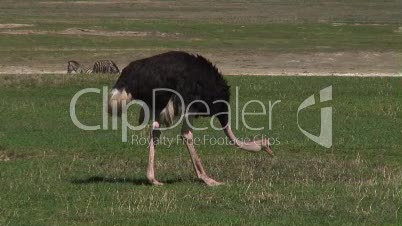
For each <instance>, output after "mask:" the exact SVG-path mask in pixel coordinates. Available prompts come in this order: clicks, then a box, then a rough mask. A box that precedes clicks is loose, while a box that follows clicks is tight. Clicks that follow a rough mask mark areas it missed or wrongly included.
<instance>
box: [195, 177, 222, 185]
mask: <svg viewBox="0 0 402 226" xmlns="http://www.w3.org/2000/svg"><path fill="white" fill-rule="evenodd" d="M200 179H201V180H202V181H204V183H205V184H207V185H208V186H218V185H222V184H224V183H223V182H219V181H216V180H214V179H212V178H210V177H208V176H201V177H200Z"/></svg>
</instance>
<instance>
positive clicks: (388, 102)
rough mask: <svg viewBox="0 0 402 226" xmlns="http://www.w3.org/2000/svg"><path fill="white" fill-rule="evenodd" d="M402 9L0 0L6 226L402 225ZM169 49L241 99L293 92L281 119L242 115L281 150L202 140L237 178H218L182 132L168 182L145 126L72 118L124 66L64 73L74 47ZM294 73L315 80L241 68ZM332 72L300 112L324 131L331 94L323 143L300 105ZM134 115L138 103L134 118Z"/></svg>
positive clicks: (124, 59) (121, 61) (89, 109)
mask: <svg viewBox="0 0 402 226" xmlns="http://www.w3.org/2000/svg"><path fill="white" fill-rule="evenodd" d="M401 7H402V1H401V0H381V1H380V0H354V1H344V0H320V1H316V0H281V1H277V0H269V1H243V0H240V1H194V0H186V1H184V0H183V1H181V0H177V1H142V0H141V1H126V0H113V1H109V0H97V1H94V0H88V1H85V0H84V1H75V0H57V1H37V0H13V1H11V0H3V1H1V3H0V12H1V13H0V59H1V60H0V97H1V98H0V225H1V226H2V225H402V217H401V215H402V211H401V207H402V152H401V150H402V129H401V128H402V89H401V87H402V79H401V77H398V76H397V75H399V74H401V71H402V57H401V56H402V14H401ZM168 50H185V51H189V52H192V53H200V54H202V55H204V56H206V57H207V58H208V59H210V60H211V61H212V62H213V63H216V64H217V66H218V67H219V69H220V70H221V71H222V72H224V74H225V78H226V79H227V80H228V82H229V84H230V85H231V89H232V90H231V91H232V97H234V96H233V95H234V93H235V90H236V87H239V93H240V95H239V107H240V109H241V108H242V107H243V106H244V105H245V104H246V102H247V101H250V100H260V101H262V102H263V103H264V104H265V105H266V106H268V105H269V102H270V101H272V102H274V101H277V100H281V102H280V103H279V104H277V105H276V106H275V107H274V110H273V115H272V121H269V117H268V116H267V115H265V116H257V115H254V116H247V117H246V120H247V123H248V124H249V125H252V126H255V127H259V126H264V127H265V129H264V130H263V131H249V130H248V129H246V128H245V127H244V125H243V126H242V124H240V127H239V128H237V129H236V130H235V132H236V134H237V135H238V136H239V137H240V138H252V137H254V136H257V135H267V136H269V137H271V138H273V139H275V141H276V142H275V144H274V145H273V149H274V153H275V155H276V157H275V158H270V157H269V156H268V155H267V154H266V153H262V152H261V153H245V152H242V151H240V150H237V149H235V148H232V147H230V146H227V145H213V144H209V143H207V144H206V145H197V148H198V150H199V153H200V155H201V158H202V160H203V163H204V166H205V168H206V170H207V172H208V173H209V174H210V175H211V176H212V177H213V178H215V179H217V180H220V181H224V182H225V185H223V186H218V187H207V186H205V185H204V184H203V183H201V182H199V181H198V180H197V179H196V175H195V173H194V172H193V171H194V170H193V166H192V163H191V161H190V156H189V154H188V152H187V150H186V148H185V147H184V145H182V144H178V143H174V144H173V145H171V146H168V145H160V146H158V149H157V153H156V162H157V169H156V174H157V178H158V179H159V180H161V181H162V182H164V183H165V186H162V187H158V186H150V185H148V183H147V180H146V167H147V162H148V148H147V145H145V144H137V142H132V139H135V138H137V137H146V136H147V135H146V134H147V132H148V131H130V132H129V134H128V142H127V143H123V142H121V139H122V137H121V136H122V135H121V130H120V129H119V130H111V129H109V130H97V131H83V130H80V129H79V128H77V127H76V126H75V125H74V124H73V122H72V121H71V118H70V114H69V106H70V101H71V98H72V97H73V95H74V94H75V93H76V92H77V91H79V90H81V89H84V88H89V87H93V88H102V87H103V86H108V87H111V86H112V85H113V84H114V82H115V81H116V79H117V76H111V75H96V76H95V75H90V76H89V75H87V76H85V75H71V76H68V75H66V74H57V73H60V72H64V71H65V68H66V62H67V61H68V60H71V59H74V60H77V61H79V62H83V63H86V64H88V63H93V61H94V60H98V59H112V60H114V61H115V62H117V64H118V65H119V66H120V67H124V66H126V65H127V63H128V62H130V61H133V60H136V59H139V58H143V57H147V56H150V55H153V54H157V53H160V52H165V51H168ZM318 72H320V73H321V72H323V74H329V75H331V74H332V73H336V72H340V73H351V74H354V73H360V74H362V75H369V74H375V75H381V74H382V73H384V74H388V75H392V76H395V77H393V78H391V77H366V78H357V77H315V76H314V75H317V74H319V73H318ZM45 73H47V74H46V75H45ZM293 73H294V74H303V73H309V75H313V77H295V76H286V77H280V76H272V77H270V76H245V75H247V74H261V75H267V74H269V75H281V74H286V75H294V74H293ZM28 74H29V75H28ZM230 75H236V76H230ZM331 85H332V89H333V100H332V101H330V102H325V103H322V104H321V103H320V104H316V105H314V106H312V107H309V108H308V109H304V110H303V111H302V113H301V114H300V118H299V120H300V121H299V122H300V126H301V127H302V128H303V129H305V130H307V131H309V132H310V133H312V134H314V135H318V134H319V133H320V108H322V107H329V106H331V107H333V145H332V147H331V148H329V149H327V148H324V147H321V146H319V145H318V144H316V143H314V142H313V141H311V140H309V139H308V138H307V137H305V136H304V135H303V134H302V132H301V131H300V130H299V128H298V124H297V109H298V107H299V105H300V104H301V103H302V102H303V101H304V100H305V99H306V98H307V97H309V96H310V95H313V94H314V95H315V97H316V101H318V96H319V91H320V90H321V89H323V88H325V87H328V86H331ZM232 104H233V105H235V99H233V98H232ZM233 105H232V106H233ZM259 110H260V108H259V107H258V105H253V104H251V105H249V108H248V111H259ZM102 111H103V108H102V97H101V95H100V94H87V95H84V96H82V97H81V98H80V99H79V102H78V104H77V116H78V118H79V119H80V120H81V121H82V122H83V123H85V124H88V125H96V124H101V122H102ZM137 114H138V111H131V112H130V115H129V116H130V117H129V119H130V122H133V124H135V122H136V121H137V120H136V118H137ZM270 122H271V123H272V129H268V126H269V123H270ZM110 124H111V120H110V118H109V128H110ZM196 124H197V125H199V126H207V125H208V124H209V120H207V119H200V120H197V121H196ZM178 134H179V129H174V130H171V131H167V132H165V133H163V135H164V136H166V137H167V138H170V139H174V138H176V136H177V135H178ZM195 136H196V137H197V138H199V139H201V140H202V139H205V138H209V139H218V138H223V137H224V134H223V133H222V132H221V131H214V130H212V129H208V130H206V131H199V132H196V133H195Z"/></svg>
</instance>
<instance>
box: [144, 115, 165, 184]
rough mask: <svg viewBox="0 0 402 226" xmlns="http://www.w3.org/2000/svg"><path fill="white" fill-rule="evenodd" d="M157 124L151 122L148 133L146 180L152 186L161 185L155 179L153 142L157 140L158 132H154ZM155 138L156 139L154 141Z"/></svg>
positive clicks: (157, 126)
mask: <svg viewBox="0 0 402 226" xmlns="http://www.w3.org/2000/svg"><path fill="white" fill-rule="evenodd" d="M159 126H160V125H159V123H158V122H156V121H155V122H153V123H152V127H151V131H150V141H149V162H148V169H147V178H148V180H149V182H150V183H152V184H153V185H163V183H161V182H159V181H158V180H156V179H155V161H154V160H155V146H156V144H155V141H156V139H158V138H159V135H160V131H159V130H155V129H157V128H159ZM155 138H156V139H155Z"/></svg>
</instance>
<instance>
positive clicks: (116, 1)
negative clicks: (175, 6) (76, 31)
mask: <svg viewBox="0 0 402 226" xmlns="http://www.w3.org/2000/svg"><path fill="white" fill-rule="evenodd" d="M147 2H151V1H144V0H143V1H121V0H120V1H119V0H114V1H68V2H62V1H42V2H39V3H40V4H46V5H52V4H78V5H113V4H131V3H147Z"/></svg>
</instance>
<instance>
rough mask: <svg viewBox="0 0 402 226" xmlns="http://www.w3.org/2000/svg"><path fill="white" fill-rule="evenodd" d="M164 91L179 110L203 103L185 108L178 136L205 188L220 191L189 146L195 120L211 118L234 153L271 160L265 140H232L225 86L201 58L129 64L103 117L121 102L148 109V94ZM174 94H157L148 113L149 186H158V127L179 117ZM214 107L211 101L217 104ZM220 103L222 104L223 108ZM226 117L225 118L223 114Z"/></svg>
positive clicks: (177, 55)
mask: <svg viewBox="0 0 402 226" xmlns="http://www.w3.org/2000/svg"><path fill="white" fill-rule="evenodd" d="M156 88H169V89H172V90H175V91H177V92H178V93H179V94H180V95H181V96H182V98H183V102H184V106H185V107H187V106H188V105H189V103H191V102H193V101H197V100H201V101H204V103H197V102H196V103H194V102H193V104H191V107H189V109H188V112H185V113H192V114H187V115H186V116H188V115H190V116H188V120H184V122H183V125H182V129H181V135H182V138H183V141H184V143H185V145H186V146H187V149H188V151H189V153H190V156H191V160H192V162H193V165H194V169H195V172H196V174H197V177H198V178H199V179H200V180H202V181H203V182H205V183H206V184H207V185H209V186H214V185H220V184H222V183H221V182H218V181H216V180H214V179H212V178H211V177H209V176H208V174H207V173H206V171H205V170H204V167H203V166H202V164H201V159H200V157H199V156H198V154H197V151H196V149H195V147H194V144H193V132H192V129H191V126H190V124H191V122H192V120H193V119H194V118H196V117H198V116H204V117H205V116H214V115H215V116H216V117H217V118H218V120H219V122H220V124H221V126H222V129H223V130H224V132H225V134H226V135H227V137H228V138H229V140H230V141H231V143H232V144H234V145H235V146H236V147H238V148H240V149H242V150H246V151H250V152H258V151H261V150H264V151H266V152H268V154H270V155H271V156H272V155H273V154H272V150H271V147H270V143H269V140H267V139H262V140H257V141H252V142H243V141H240V140H239V139H237V138H236V137H235V135H234V133H233V132H232V130H231V128H230V124H229V115H228V114H229V113H228V110H229V109H228V108H229V106H228V104H226V103H229V97H230V92H229V86H228V85H227V82H226V80H224V78H223V76H222V74H220V73H219V71H218V69H217V68H216V67H215V66H214V65H213V64H212V63H211V62H210V61H208V60H207V59H205V58H204V57H202V56H200V55H191V54H189V53H186V52H181V51H171V52H167V53H163V54H159V55H156V56H152V57H149V58H145V59H141V60H137V61H133V62H131V63H130V64H129V65H128V66H127V67H126V68H124V69H123V71H122V72H121V75H120V77H119V78H118V80H117V82H116V84H115V85H114V86H113V88H112V90H111V92H110V94H109V99H108V112H109V113H110V114H112V113H113V111H114V112H118V113H121V111H122V106H124V104H123V102H125V103H127V102H130V101H132V100H141V101H143V102H144V103H146V104H147V105H148V106H152V105H153V97H152V96H153V95H152V94H153V89H156ZM177 99H178V98H177V96H176V94H174V93H171V92H169V93H167V92H166V93H165V92H164V93H158V94H156V95H155V100H154V101H155V103H154V106H153V107H154V109H151V110H153V112H155V113H154V114H155V116H156V117H154V118H155V119H154V121H153V122H152V124H151V131H150V144H149V162H148V169H147V178H148V180H149V182H150V183H151V184H153V185H162V183H161V182H159V181H158V180H157V179H156V177H155V161H154V160H155V146H156V140H157V139H158V138H159V135H160V130H159V128H160V127H161V125H162V124H164V125H170V124H171V123H172V121H173V119H174V118H175V117H178V116H179V115H180V114H181V113H182V111H180V107H179V104H178V101H177ZM217 100H219V101H218V102H215V103H214V101H217ZM223 101H225V103H223ZM205 104H206V105H207V106H208V107H209V109H210V111H209V114H208V115H207V114H202V115H201V114H200V115H195V114H197V113H205V112H207V110H206V105H205ZM225 113H226V114H225ZM143 118H144V116H143V111H141V114H140V122H141V121H142V120H143Z"/></svg>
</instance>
